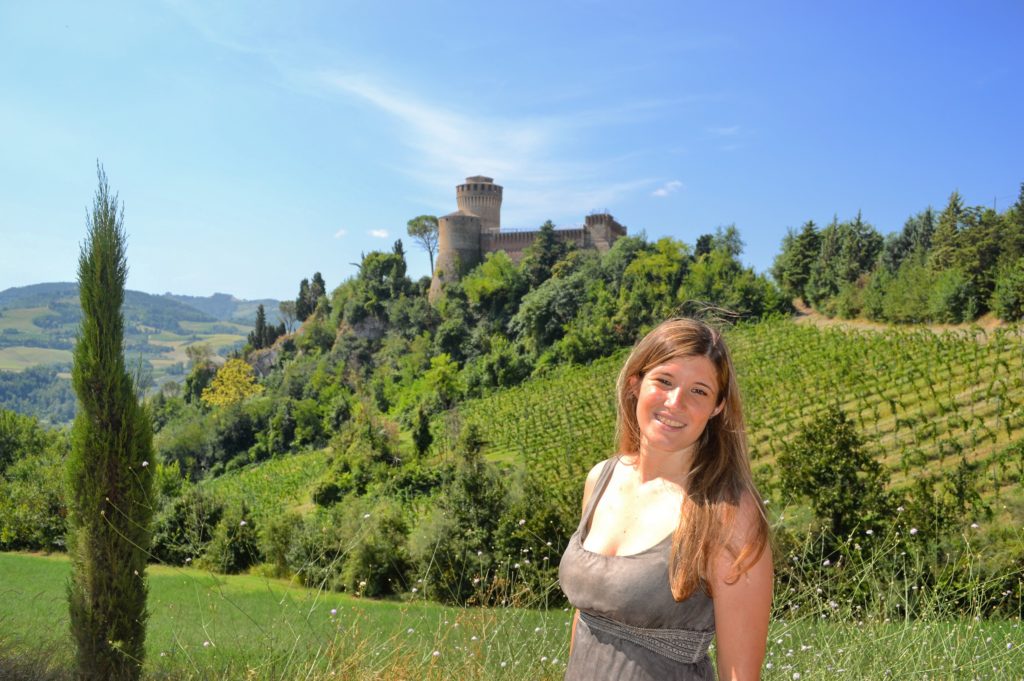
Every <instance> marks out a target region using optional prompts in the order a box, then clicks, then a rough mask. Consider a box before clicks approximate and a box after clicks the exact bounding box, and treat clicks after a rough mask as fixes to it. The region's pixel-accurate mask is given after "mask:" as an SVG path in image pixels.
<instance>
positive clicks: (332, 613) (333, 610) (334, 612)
mask: <svg viewBox="0 0 1024 681" xmlns="http://www.w3.org/2000/svg"><path fill="white" fill-rule="evenodd" d="M337 614H338V609H337V608H331V617H334V616H335V615H337Z"/></svg>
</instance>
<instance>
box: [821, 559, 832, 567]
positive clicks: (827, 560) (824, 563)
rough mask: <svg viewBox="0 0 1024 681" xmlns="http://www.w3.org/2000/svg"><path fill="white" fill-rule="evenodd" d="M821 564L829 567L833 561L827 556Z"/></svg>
mask: <svg viewBox="0 0 1024 681" xmlns="http://www.w3.org/2000/svg"><path fill="white" fill-rule="evenodd" d="M821 564H822V565H824V566H825V567H828V566H829V565H831V564H832V561H831V560H829V559H828V558H826V559H825V560H824V561H822V563H821Z"/></svg>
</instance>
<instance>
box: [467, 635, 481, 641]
mask: <svg viewBox="0 0 1024 681" xmlns="http://www.w3.org/2000/svg"><path fill="white" fill-rule="evenodd" d="M469 640H470V641H479V640H480V639H478V638H477V637H476V636H470V637H469Z"/></svg>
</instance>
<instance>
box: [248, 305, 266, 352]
mask: <svg viewBox="0 0 1024 681" xmlns="http://www.w3.org/2000/svg"><path fill="white" fill-rule="evenodd" d="M249 345H251V346H252V347H253V350H259V349H260V348H265V347H267V345H268V343H267V313H266V311H264V309H263V304H262V303H261V304H260V305H259V306H258V307H257V308H256V325H255V327H254V328H253V330H252V332H251V333H250V334H249Z"/></svg>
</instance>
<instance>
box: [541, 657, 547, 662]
mask: <svg viewBox="0 0 1024 681" xmlns="http://www.w3.org/2000/svg"><path fill="white" fill-rule="evenodd" d="M540 661H541V662H547V661H548V656H547V655H541V656H540Z"/></svg>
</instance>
